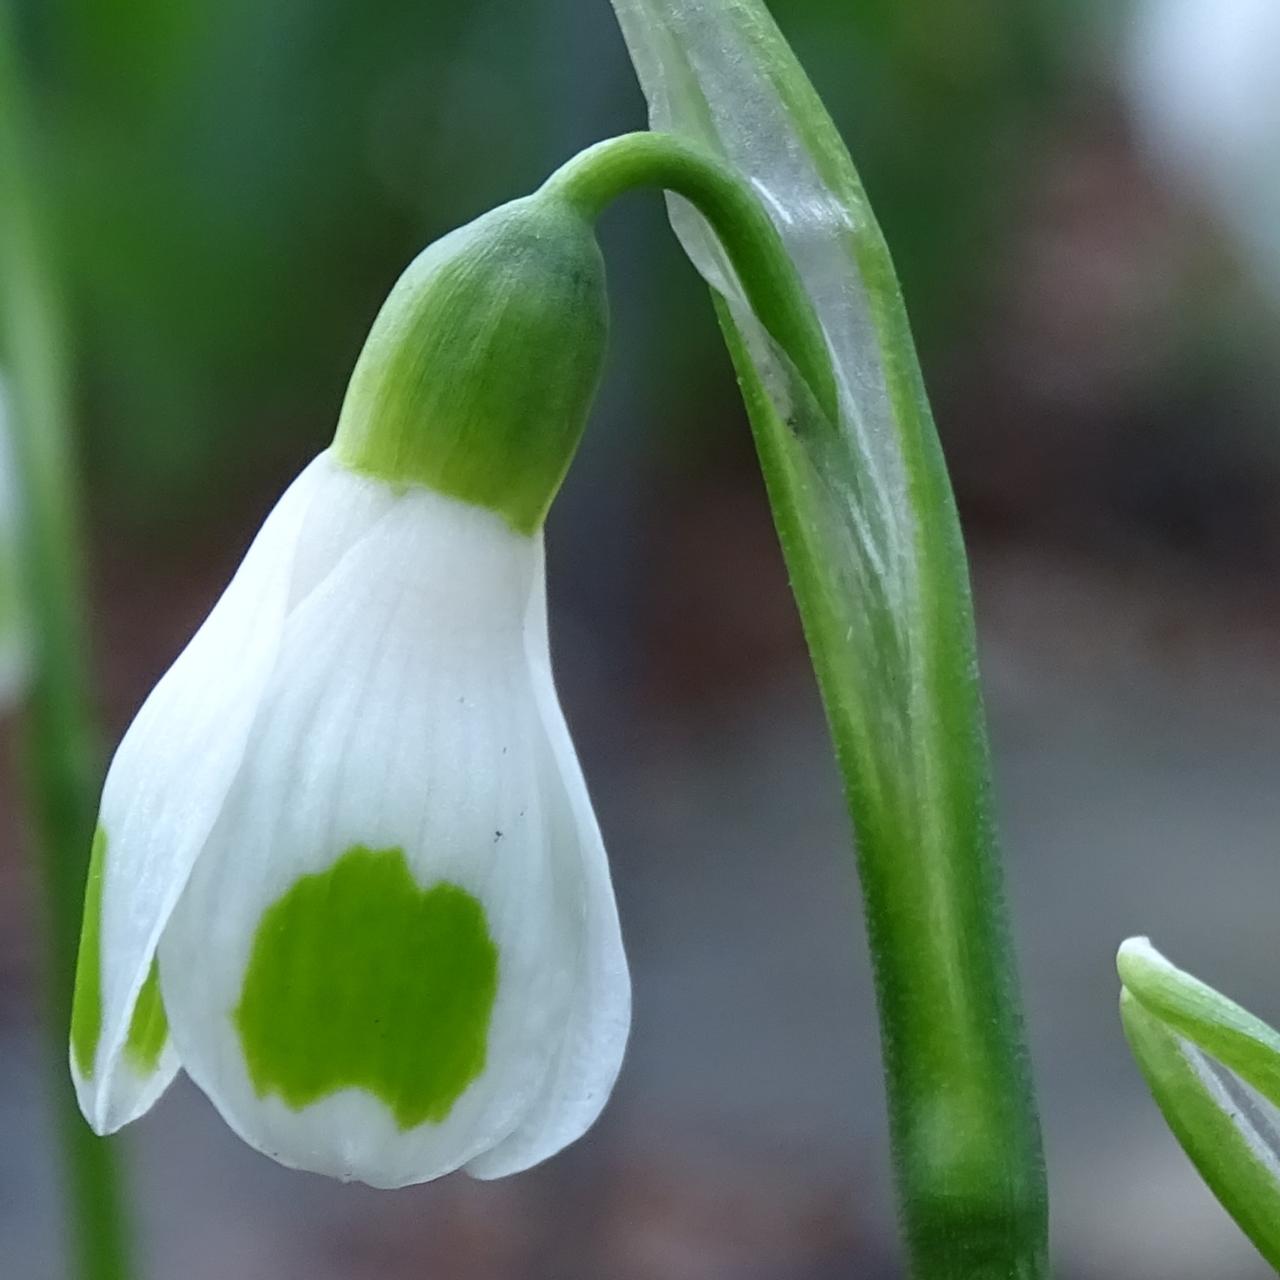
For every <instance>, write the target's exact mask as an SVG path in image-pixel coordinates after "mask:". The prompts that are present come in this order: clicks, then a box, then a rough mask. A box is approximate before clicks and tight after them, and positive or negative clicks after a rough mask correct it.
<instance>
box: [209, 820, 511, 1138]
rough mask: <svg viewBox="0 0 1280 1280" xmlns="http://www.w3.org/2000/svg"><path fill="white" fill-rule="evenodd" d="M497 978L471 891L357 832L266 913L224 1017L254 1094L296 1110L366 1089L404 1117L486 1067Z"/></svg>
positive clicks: (408, 1124) (424, 1110)
mask: <svg viewBox="0 0 1280 1280" xmlns="http://www.w3.org/2000/svg"><path fill="white" fill-rule="evenodd" d="M497 989H498V952H497V948H496V946H495V945H494V942H493V939H492V938H491V937H490V936H489V930H488V926H487V923H486V921H485V914H484V908H483V907H482V906H481V905H480V903H479V902H478V901H477V900H476V899H475V898H474V897H472V895H471V894H469V893H467V892H466V891H465V890H464V889H460V888H459V887H458V886H457V885H454V884H449V883H447V882H445V881H441V882H440V883H438V884H435V885H433V886H432V887H431V888H430V889H422V888H420V887H419V886H418V884H417V882H416V881H415V880H414V878H413V876H412V875H411V874H410V872H409V867H408V864H407V863H406V861H405V857H404V852H403V851H402V850H400V849H384V850H379V851H374V850H371V849H367V848H364V847H363V846H361V845H356V846H354V847H353V848H351V849H349V850H348V851H347V852H346V853H345V854H343V855H342V857H341V858H339V859H338V860H337V862H335V863H334V864H333V866H331V867H330V868H329V869H328V870H326V871H322V872H319V873H318V874H315V875H308V876H303V877H302V878H301V879H300V880H299V881H298V882H297V883H296V884H295V885H294V886H293V887H292V888H291V889H289V890H288V891H287V892H286V893H285V894H284V895H283V897H281V898H280V899H278V900H277V901H276V902H275V903H273V904H272V905H271V906H270V907H268V908H267V910H266V911H265V912H264V913H263V916H262V920H261V922H260V923H259V925H258V930H257V933H256V935H255V937H254V942H253V950H252V953H251V955H250V958H249V967H248V970H247V972H246V973H245V980H244V988H243V990H242V992H241V996H240V1004H239V1005H238V1006H237V1008H236V1010H235V1012H234V1015H233V1018H234V1021H235V1025H236V1028H237V1030H238V1031H239V1034H240V1043H241V1046H242V1048H243V1050H244V1056H245V1061H246V1064H247V1065H248V1069H249V1076H250V1078H251V1080H252V1081H253V1085H254V1088H255V1089H256V1090H257V1092H258V1095H259V1097H265V1096H266V1095H267V1094H272V1093H275V1094H278V1095H279V1096H280V1097H281V1098H283V1099H284V1101H285V1102H286V1103H287V1104H288V1105H289V1106H291V1107H292V1108H294V1109H295V1110H300V1109H301V1108H303V1107H305V1106H307V1105H309V1104H310V1103H313V1102H316V1101H318V1100H319V1099H321V1098H324V1097H327V1096H329V1095H330V1094H333V1093H337V1092H338V1091H339V1090H341V1089H350V1088H358V1089H365V1090H367V1091H368V1092H369V1093H372V1094H374V1095H375V1096H376V1097H378V1098H380V1099H381V1100H382V1101H383V1102H384V1103H385V1104H386V1105H387V1107H388V1108H389V1109H390V1111H391V1113H392V1115H393V1116H394V1117H395V1120H396V1123H397V1124H398V1125H399V1127H400V1128H401V1129H412V1128H414V1127H416V1126H417V1125H420V1124H422V1123H424V1122H426V1121H431V1122H433V1123H436V1124H438V1123H440V1121H442V1120H444V1119H445V1117H446V1116H448V1114H449V1112H450V1111H451V1110H452V1108H453V1105H454V1103H455V1102H456V1101H457V1100H458V1098H459V1097H461V1095H462V1093H463V1091H464V1090H465V1089H466V1087H467V1085H469V1084H470V1083H471V1081H472V1080H474V1079H475V1078H476V1077H477V1076H478V1075H479V1074H480V1072H481V1071H483V1070H484V1064H485V1052H486V1045H487V1042H488V1035H489V1022H490V1017H491V1015H492V1012H493V1002H494V997H495V995H496V994H497Z"/></svg>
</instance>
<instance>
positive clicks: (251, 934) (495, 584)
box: [160, 489, 583, 1186]
mask: <svg viewBox="0 0 1280 1280" xmlns="http://www.w3.org/2000/svg"><path fill="white" fill-rule="evenodd" d="M535 587H536V588H538V589H540V587H541V558H540V548H539V545H538V543H537V542H536V541H534V540H531V539H528V538H525V537H522V536H520V535H518V534H515V533H513V532H512V531H511V530H510V528H509V527H508V526H507V525H506V524H505V523H503V521H502V520H501V519H500V518H498V517H496V516H494V515H493V514H492V513H490V512H486V511H484V510H482V509H480V508H476V507H471V506H467V505H466V504H463V503H460V502H456V501H454V500H452V499H449V498H445V497H441V496H440V495H438V494H435V493H432V492H430V491H428V490H425V489H412V490H410V491H408V492H407V493H405V494H404V495H403V496H402V497H400V498H399V499H397V501H396V504H395V507H394V509H393V510H391V511H390V512H389V513H388V514H387V515H386V516H385V517H384V518H383V519H382V520H381V521H380V522H379V523H378V525H377V526H376V527H375V528H373V529H372V530H371V531H370V532H369V533H368V534H367V535H366V536H365V537H364V538H363V539H362V540H361V541H360V543H359V544H358V545H357V546H355V547H353V548H352V549H351V550H350V551H349V552H348V553H347V555H346V556H345V557H344V559H343V561H342V562H341V564H340V565H339V566H338V568H337V569H336V570H335V571H334V572H333V573H332V574H331V575H330V576H329V577H328V578H327V579H326V580H325V582H324V583H323V584H322V585H321V586H320V587H319V588H318V589H317V590H316V591H315V592H313V593H312V595H310V596H309V597H308V598H307V599H306V600H305V601H304V602H303V603H302V604H301V605H300V606H299V608H298V609H297V610H296V612H295V613H294V614H292V615H291V616H290V618H289V621H288V624H287V626H286V629H285V636H284V640H283V643H282V648H281V657H280V662H279V664H278V667H277V675H276V677H275V678H273V679H272V681H271V683H270V685H269V687H268V688H267V690H266V691H265V694H264V696H263V698H262V700H261V706H260V708H259V714H258V716H257V719H256V722H255V724H254V727H253V730H252V733H251V736H250V742H249V746H248V748H247V750H246V752H245V756H244V760H243V764H242V767H241V770H240V773H239V775H238V777H237V779H236V782H235V784H234V786H233V787H232V789H231V791H230V792H229V793H228V795H227V797H226V802H225V805H224V809H223V813H222V816H221V818H220V819H219V822H218V824H217V826H216V828H215V830H214V832H213V833H212V835H211V837H210V840H209V844H208V848H207V851H206V853H205V856H204V857H203V858H202V859H201V861H200V863H199V865H198V866H197V868H196V871H195V874H194V875H193V876H192V878H191V882H190V884H189V885H188V887H187V890H186V892H185V894H184V895H183V898H182V901H181V902H180V904H179V906H178V908H177V910H176V911H175V913H174V915H173V917H172V919H171V921H170V923H169V927H168V929H167V930H166V933H165V935H164V938H163V941H162V943H161V949H160V968H161V982H162V986H163V990H164V997H165V1003H166V1006H167V1008H168V1010H169V1015H170V1018H171V1021H172V1026H173V1034H174V1038H175V1041H176V1042H177V1044H178V1046H179V1049H180V1052H181V1055H182V1060H183V1064H184V1066H185V1067H186V1069H187V1070H188V1071H189V1072H190V1074H191V1075H192V1076H193V1077H194V1079H195V1080H196V1082H197V1083H198V1084H199V1085H200V1086H201V1088H203V1089H204V1090H205V1092H206V1093H207V1094H208V1095H209V1096H210V1098H211V1099H212V1100H213V1102H214V1103H215V1105H216V1106H217V1107H218V1109H219V1110H220V1111H221V1112H222V1114H223V1116H224V1117H225V1118H226V1119H227V1121H228V1123H230V1124H231V1125H232V1127H233V1128H235V1129H236V1131H237V1132H238V1133H240V1135H241V1136H242V1137H243V1138H244V1139H245V1140H246V1141H247V1142H249V1143H250V1144H251V1145H253V1146H255V1147H257V1148H258V1149H259V1150H261V1151H263V1152H265V1153H266V1154H268V1155H271V1156H273V1157H274V1158H276V1159H278V1160H280V1161H282V1162H283V1163H285V1164H288V1165H293V1166H296V1167H300V1168H305V1169H310V1170H314V1171H316V1172H321V1173H327V1174H331V1175H334V1176H337V1177H342V1178H360V1179H362V1180H363V1181H365V1182H369V1183H371V1184H373V1185H376V1186H399V1185H402V1184H405V1183H410V1182H418V1181H424V1180H426V1179H428V1178H432V1177H436V1176H439V1175H440V1174H443V1173H446V1172H448V1171H449V1170H451V1169H453V1168H456V1167H458V1166H459V1165H462V1164H464V1163H466V1162H467V1161H468V1160H470V1159H472V1158H473V1157H475V1156H476V1155H477V1154H478V1153H480V1152H481V1151H484V1150H487V1149H488V1148H490V1147H492V1146H494V1145H495V1144H496V1143H498V1142H500V1141H501V1140H502V1139H503V1138H505V1137H506V1136H507V1135H508V1134H510V1133H511V1132H512V1131H513V1129H515V1128H516V1126H517V1125H518V1124H519V1122H520V1121H521V1119H522V1117H523V1116H524V1115H525V1114H526V1113H527V1112H528V1110H529V1108H530V1107H531V1106H532V1105H533V1103H534V1100H535V1098H536V1097H537V1095H538V1091H539V1089H540V1087H541V1086H542V1083H543V1081H544V1079H545V1076H546V1073H547V1071H548V1068H549V1066H550V1063H551V1061H552V1059H553V1056H554V1055H555V1054H556V1052H557V1051H558V1049H559V1036H560V1033H561V1030H562V1029H563V1027H564V1025H565V1020H566V1018H567V1017H568V1011H569V1003H570V998H571V994H572V992H571V989H572V987H573V984H574V981H575V975H576V968H577V963H578V958H579V951H580V947H581V942H580V939H581V933H582V922H583V903H582V893H581V884H580V882H579V881H577V880H575V881H574V882H572V883H570V884H566V883H564V878H563V877H561V876H560V875H558V874H557V871H558V864H557V861H556V859H555V858H554V857H553V856H552V853H551V850H552V848H553V847H554V844H555V837H556V835H557V832H558V831H559V830H560V824H561V822H562V814H561V810H560V809H559V807H558V804H557V803H555V802H552V803H550V804H548V802H547V799H546V796H545V794H544V784H545V775H546V766H547V754H546V751H545V737H544V735H543V728H542V712H541V708H540V706H539V703H538V698H537V696H536V695H535V693H534V690H533V680H532V678H531V674H530V668H529V663H528V660H527V656H526V653H525V645H524V630H525V619H526V609H527V603H528V600H529V598H530V594H531V592H532V591H533V590H534V589H535ZM402 866H403V867H407V870H408V873H409V874H408V876H405V877H403V881H402V882H401V887H400V888H397V889H396V890H395V892H394V894H392V893H391V889H390V887H389V886H390V885H391V884H392V882H393V881H392V877H394V876H395V875H398V874H401V873H400V872H399V871H398V870H397V868H400V867H402ZM358 871H359V872H360V876H357V874H356V873H357V872H358ZM366 872H367V873H368V876H367V877H365V873H366ZM384 873H385V875H384ZM360 877H365V878H364V879H363V880H362V879H361V878H360ZM375 878H376V879H377V880H378V885H379V887H378V889H377V893H378V894H379V895H381V896H380V897H379V898H378V901H377V902H376V903H372V901H371V905H370V908H369V911H368V912H367V914H366V915H362V914H361V912H360V910H359V909H358V903H357V899H359V898H360V897H361V895H363V894H365V893H366V892H373V889H372V888H371V886H372V885H373V883H374V879H375ZM442 894H444V895H452V900H456V901H464V900H465V901H469V902H471V903H473V904H478V907H479V909H480V910H482V912H483V915H482V919H483V924H484V929H485V930H486V931H487V937H488V938H489V940H490V941H491V943H492V946H493V949H494V950H495V952H496V979H495V986H494V988H493V989H492V992H491V997H490V998H491V1000H492V1003H491V1008H490V1009H488V1010H487V1011H484V1017H483V1019H482V1024H481V1032H480V1037H479V1050H478V1053H477V1054H476V1055H474V1056H473V1058H472V1059H471V1060H469V1062H470V1065H469V1067H468V1069H467V1070H465V1071H463V1072H462V1073H461V1074H460V1075H459V1074H457V1073H454V1075H453V1076H451V1077H450V1079H449V1080H448V1081H446V1082H445V1085H446V1086H447V1087H445V1086H440V1081H439V1080H438V1079H436V1077H437V1076H438V1075H439V1070H438V1068H439V1066H440V1062H441V1060H442V1059H444V1058H450V1060H452V1059H451V1055H455V1051H456V1050H457V1044H456V1043H455V1037H454V1029H453V1024H452V1023H450V1024H449V1026H448V1027H446V1026H445V1023H444V1022H443V1021H442V1018H443V1015H442V1014H441V1010H442V1009H446V1010H451V1012H450V1013H449V1016H450V1017H451V1018H452V1017H453V1015H454V1014H456V1013H457V1012H458V1011H457V1009H456V1008H454V1007H453V1004H454V1003H456V1002H457V1001H459V1000H460V1001H461V1002H462V1004H463V1005H467V1002H468V1001H469V1000H470V999H471V994H472V992H471V986H470V985H468V984H470V983H471V978H469V977H468V974H470V973H471V969H470V968H468V966H469V965H470V964H471V958H474V945H473V944H474V943H475V939H474V937H473V936H472V935H467V936H466V937H463V936H462V934H461V933H459V934H458V936H457V937H453V935H450V934H449V933H448V930H447V929H445V928H444V926H443V925H441V924H440V922H439V921H438V920H437V919H436V918H435V916H434V915H433V911H434V906H435V905H439V904H440V902H442V901H443V900H444V899H442V898H441V897H440V895H442ZM388 895H390V896H388ZM446 943H447V945H446ZM464 951H465V952H466V957H470V958H467V959H466V963H465V964H464V963H463V962H462V960H460V959H458V956H459V955H461V953H462V952H464ZM462 987H466V988H467V989H466V990H462V989H461V988H462ZM262 989H269V990H270V991H271V992H272V996H271V999H270V1001H269V1002H268V1004H267V1006H266V1008H267V1013H266V1014H265V1015H263V1016H260V1013H261V1011H260V1010H258V1009H257V997H256V995H255V993H256V992H258V991H260V990H262ZM451 1002H452V1003H451ZM482 1003H483V1002H482ZM407 1010H409V1011H414V1012H413V1013H412V1015H410V1014H409V1013H406V1011H407ZM468 1010H469V1011H470V1012H468ZM474 1012H475V1009H474V1007H472V1006H471V1005H468V1006H467V1008H465V1009H463V1014H466V1015H467V1016H470V1013H474ZM469 1025H470V1024H469ZM473 1047H474V1046H473ZM428 1078H430V1079H435V1085H432V1086H431V1088H435V1089H436V1092H435V1093H432V1092H431V1091H430V1090H429V1089H428V1088H427V1085H426V1084H425V1083H423V1082H425V1081H427V1080H428ZM420 1086H421V1087H420ZM437 1086H440V1087H439V1088H437Z"/></svg>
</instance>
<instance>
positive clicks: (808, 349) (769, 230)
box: [542, 132, 839, 422]
mask: <svg viewBox="0 0 1280 1280" xmlns="http://www.w3.org/2000/svg"><path fill="white" fill-rule="evenodd" d="M639 187H650V188H652V187H658V188H662V189H663V190H666V191H671V192H674V193H675V194H676V195H678V196H682V197H683V198H684V199H686V200H688V201H689V203H690V204H692V205H693V206H694V207H695V208H696V209H697V210H698V212H699V213H700V214H702V216H703V217H704V218H706V220H707V221H708V222H709V223H710V224H711V227H712V229H713V230H714V231H715V233H716V235H717V236H718V237H719V239H720V242H721V244H723V245H724V248H725V252H726V253H727V254H728V255H729V259H730V261H731V262H732V264H733V269H734V271H735V273H736V274H737V276H738V281H739V283H740V284H741V286H742V290H743V293H744V294H745V295H746V297H747V300H748V301H749V302H750V303H751V307H752V310H753V311H755V313H756V315H757V316H759V318H760V322H761V323H762V324H763V325H764V326H765V328H766V329H767V330H768V331H769V335H770V337H772V338H773V340H774V342H776V343H777V344H778V346H779V348H781V350H782V351H783V352H785V353H786V354H787V357H788V358H789V359H790V360H791V361H792V362H793V363H794V364H795V366H796V368H797V371H798V372H799V373H800V376H801V377H802V378H803V380H804V382H805V383H806V385H807V386H808V387H809V388H810V390H811V392H812V394H813V395H814V397H815V398H816V399H817V402H818V404H819V405H820V406H821V407H822V410H823V412H824V413H825V414H826V415H827V417H828V418H829V420H830V421H831V422H835V421H836V419H837V416H838V412H839V410H838V399H837V394H836V384H835V377H834V374H833V373H832V369H831V358H830V355H829V354H828V351H827V342H826V338H825V337H824V336H823V333H822V326H821V325H820V324H819V323H818V318H817V316H816V315H815V314H814V311H813V307H812V306H811V304H810V302H809V297H808V294H806V293H805V291H804V289H803V287H802V286H801V284H800V281H799V278H798V277H797V276H796V272H795V268H794V267H793V266H792V265H791V259H790V258H789V257H788V256H787V250H786V247H785V246H784V245H783V243H782V238H781V237H780V236H779V235H778V229H777V228H776V227H775V226H774V225H773V222H772V221H771V220H770V218H769V216H768V214H766V213H765V211H764V209H763V208H762V207H761V205H760V202H759V201H758V200H757V199H756V197H755V196H754V195H753V194H752V192H751V188H750V187H748V186H747V185H746V183H744V182H743V181H742V179H741V178H740V177H739V176H738V175H737V174H736V173H735V172H734V171H733V170H732V169H731V168H729V166H728V165H725V164H722V163H721V162H720V161H719V160H716V159H715V158H714V157H713V156H711V155H709V154H707V153H706V152H705V151H702V150H700V149H699V148H697V147H693V146H690V145H689V144H688V143H687V142H683V141H681V140H680V139H679V138H676V137H674V136H672V135H671V134H664V133H649V132H642V133H624V134H622V135H621V136H620V137H617V138H608V139H606V140H605V141H604V142H598V143H596V145H595V146H593V147H588V148H587V149H586V150H585V151H582V152H579V153H578V154H577V155H576V156H574V157H573V159H572V160H570V161H568V162H567V163H566V164H564V165H562V166H561V167H560V168H559V169H558V170H556V172H555V173H553V174H552V175H551V177H550V178H549V179H548V180H547V182H546V184H545V185H544V186H543V188H542V190H543V193H544V194H546V195H554V196H559V197H561V198H563V199H565V200H568V201H569V202H570V203H572V204H574V205H575V206H576V207H577V208H578V209H579V210H580V211H581V212H582V213H583V215H584V216H585V217H588V218H592V219H594V218H596V217H597V216H599V214H600V212H601V211H602V210H603V209H604V207H605V205H607V204H609V203H610V202H611V201H612V200H615V199H616V198H617V197H618V196H621V195H625V194H626V193H627V192H628V191H633V190H635V189H636V188H639Z"/></svg>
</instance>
